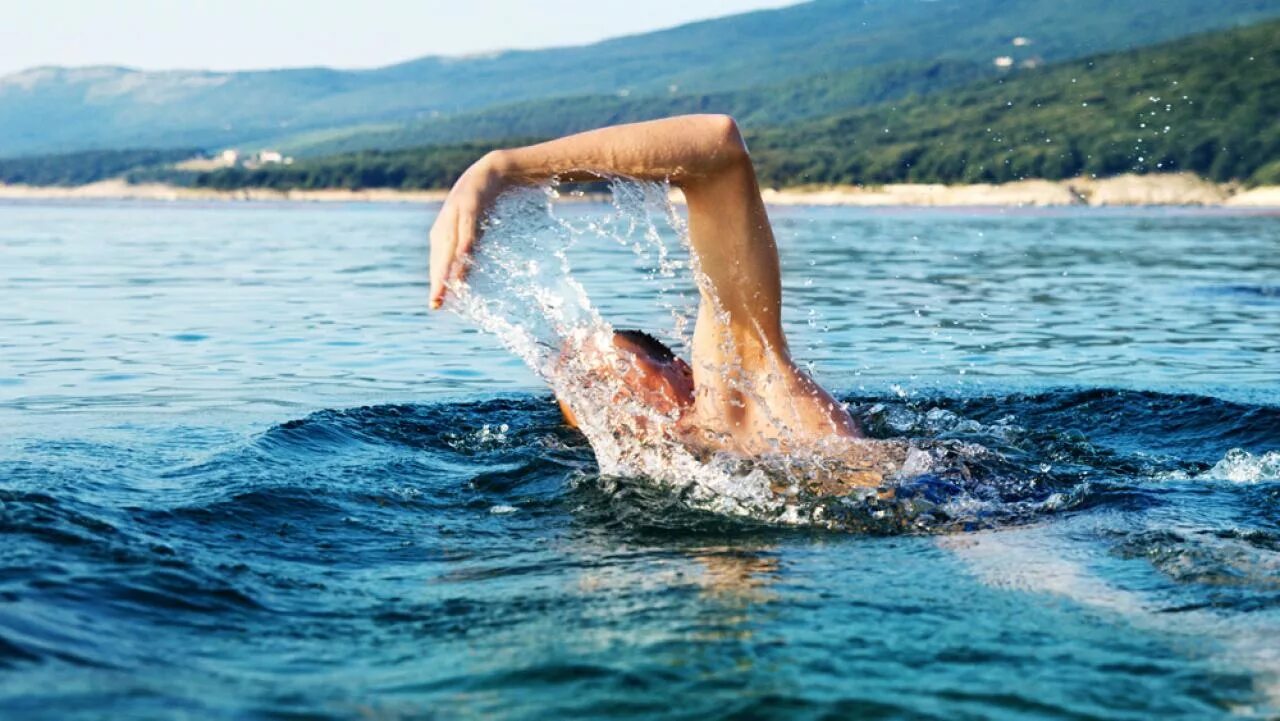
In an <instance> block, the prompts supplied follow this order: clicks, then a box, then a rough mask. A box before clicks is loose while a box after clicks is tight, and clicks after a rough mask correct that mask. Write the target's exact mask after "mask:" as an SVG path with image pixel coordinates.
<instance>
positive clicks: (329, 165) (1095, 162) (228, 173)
mask: <svg viewBox="0 0 1280 721" xmlns="http://www.w3.org/2000/svg"><path fill="white" fill-rule="evenodd" d="M689 109H690V110H695V109H697V108H689ZM744 127H745V130H746V131H747V139H748V143H749V144H750V146H751V149H752V157H753V158H754V160H755V162H756V166H757V169H758V171H759V173H760V176H761V179H762V181H763V182H764V183H765V184H767V185H772V186H779V187H781V186H794V185H804V184H815V183H889V182H946V183H952V182H977V181H982V182H1003V181H1008V180H1015V179H1020V178H1029V177H1034V178H1048V179H1060V178H1069V177H1074V176H1077V175H1080V174H1096V175H1099V176H1106V175H1114V174H1119V173H1128V172H1136V173H1152V172H1170V171H1192V172H1195V173H1199V174H1201V175H1203V176H1205V177H1208V178H1210V179H1213V180H1219V181H1225V180H1241V181H1245V182H1254V183H1276V182H1280V22H1270V23H1265V24H1262V25H1258V26H1255V27H1251V28H1245V29H1239V30H1231V31H1224V32H1218V33H1210V34H1206V35H1203V36H1199V37H1195V38H1190V39H1186V40H1182V41H1177V42H1173V43H1168V44H1165V45H1161V46H1156V47H1152V48H1146V49H1142V50H1137V51H1131V52H1125V53H1116V54H1109V55H1101V56H1095V57H1093V58H1090V59H1086V60H1078V61H1069V62H1066V63H1063V64H1059V65H1056V66H1051V67H1045V68H1037V69H1028V70H1020V71H1017V72H1015V73H1012V74H1010V75H1008V76H1006V77H1004V78H1001V79H999V80H989V81H982V82H979V83H976V84H973V85H970V86H967V87H965V88H962V89H959V90H954V91H949V92H945V93H939V94H934V95H931V96H926V97H915V98H911V99H907V100H902V101H897V102H889V103H882V104H880V105H877V106H874V107H872V108H868V109H865V110H859V111H856V112H851V113H844V114H839V115H835V116H832V117H829V118H824V119H822V120H817V121H807V122H801V123H795V124H791V125H786V126H780V127H775V128H759V127H754V126H753V124H752V123H744ZM514 142H517V141H508V143H507V144H511V143H514ZM501 144H503V143H483V144H466V145H451V146H438V147H427V148H419V149H414V150H406V151H397V152H362V153H349V154H343V155H337V156H332V157H328V158H318V159H311V160H303V161H299V162H298V163H295V164H294V165H292V166H288V167H274V166H273V167H270V168H262V169H258V170H244V169H228V170H222V171H217V172H213V173H207V174H201V175H199V176H195V177H193V178H191V179H190V180H191V182H193V183H195V184H197V185H200V186H206V187H214V188H233V187H243V186H263V187H273V188H320V187H344V188H361V187H396V188H444V187H448V185H450V184H451V183H452V181H453V180H454V178H456V176H457V174H458V173H460V172H461V171H462V170H463V169H465V167H466V166H467V164H468V163H469V162H470V161H471V160H473V159H475V158H477V157H479V156H480V155H481V154H483V153H484V152H486V151H487V150H488V149H490V148H491V147H494V146H496V145H501Z"/></svg>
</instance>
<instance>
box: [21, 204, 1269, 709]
mask: <svg viewBox="0 0 1280 721" xmlns="http://www.w3.org/2000/svg"><path fill="white" fill-rule="evenodd" d="M433 212H434V209H431V208H419V207H414V206H407V205H406V206H374V205H349V206H318V205H301V204H298V205H286V204H280V205H273V204H254V205H226V204H212V205H199V204H147V203H120V204H112V203H91V204H69V203H68V204H63V203H11V204H3V205H0V249H2V251H0V252H3V258H4V262H3V263H2V264H0V298H3V300H4V303H3V304H2V305H0V329H2V332H0V421H3V424H4V425H3V428H4V431H3V432H2V433H0V544H2V545H0V549H3V555H2V560H0V715H3V716H4V717H5V718H49V719H68V718H86V719H87V718H101V717H104V716H107V717H117V718H175V717H176V718H200V719H205V718H254V719H256V718H289V719H296V718H369V717H372V718H395V719H401V718H413V719H417V718H421V719H436V718H441V719H445V718H447V719H453V718H530V719H541V718H558V717H566V716H573V717H589V718H599V717H609V718H612V717H637V718H690V719H693V718H697V719H702V718H799V719H818V718H860V717H869V718H948V719H952V718H1133V719H1146V718H1152V717H1157V716H1158V717H1162V718H1187V719H1202V718H1215V717H1228V716H1243V717H1246V718H1248V717H1261V718H1265V717H1271V716H1274V715H1276V714H1278V713H1280V648H1278V647H1277V644H1276V643H1275V642H1274V639H1276V638H1278V637H1280V636H1278V633H1280V383H1277V379H1278V378H1280V341H1278V340H1277V339H1280V252H1278V251H1280V221H1278V219H1277V217H1276V216H1275V215H1272V214H1268V213H1254V214H1232V213H1224V212H1218V211H1195V210H1166V209H1154V210H1141V211H1121V210H1079V209H1069V210H1066V209H1064V210H1052V211H1030V210H1019V211H998V210H970V211H922V210H907V209H885V210H860V209H803V208H779V209H774V211H773V214H774V220H775V223H776V225H777V227H778V235H779V243H780V247H781V252H782V255H783V262H784V273H785V281H786V286H787V287H786V293H787V304H788V320H789V326H788V328H789V332H790V333H791V334H792V338H793V341H792V343H793V349H794V351H795V354H796V355H797V356H798V357H800V358H803V359H806V360H809V361H812V362H813V364H814V371H815V373H816V374H817V376H818V377H819V378H820V379H821V380H822V381H823V382H824V383H825V384H826V385H828V386H829V387H832V388H833V389H836V390H837V391H839V394H840V395H841V396H842V397H844V398H846V399H847V400H849V401H850V402H851V403H852V404H853V408H854V409H855V412H857V413H858V414H859V415H860V416H861V417H862V418H863V419H864V421H865V422H866V423H867V425H868V426H869V427H870V428H871V429H872V430H873V432H874V433H876V434H877V435H880V436H885V437H898V438H908V439H912V440H913V441H918V442H928V441H946V442H960V441H963V442H969V443H975V444H980V445H982V446H984V447H986V448H988V449H991V450H992V451H994V452H995V453H996V454H997V455H996V456H995V458H996V460H993V461H990V462H988V463H986V464H985V465H983V466H982V467H980V468H978V469H976V470H977V474H976V476H975V478H976V480H974V481H973V484H972V485H971V486H968V487H966V488H965V489H964V491H965V493H964V494H963V495H962V496H961V498H962V499H963V504H958V503H957V502H955V500H954V495H953V491H954V489H953V488H952V486H953V482H954V480H955V479H947V478H940V479H934V480H933V481H931V482H929V483H922V484H917V485H914V486H912V487H911V488H909V489H907V490H906V492H904V493H903V494H902V495H903V496H905V497H907V500H908V501H909V503H908V505H909V508H905V507H895V508H888V509H884V508H874V507H873V508H864V509H859V510H858V512H857V513H853V514H852V515H851V518H850V519H849V520H850V523H849V524H848V530H846V531H831V530H823V529H817V528H805V527H787V528H780V527H776V526H772V525H769V524H764V523H759V522H753V521H751V520H750V519H742V518H730V517H725V516H719V515H716V514H712V513H706V512H702V511H697V510H693V509H689V508H687V507H685V506H683V505H682V503H681V502H680V499H679V497H678V496H677V495H674V494H671V493H667V492H663V491H662V490H661V489H657V488H654V487H652V486H651V485H648V484H646V483H645V482H644V481H643V480H639V479H627V478H610V477H600V476H599V474H597V473H595V464H594V459H593V456H592V453H591V449H590V447H589V446H588V445H587V444H586V442H585V440H584V439H583V438H582V437H581V436H579V435H577V434H576V433H575V432H573V431H570V430H568V429H566V428H565V427H564V426H562V425H561V424H560V422H559V417H558V414H557V412H556V411H555V409H554V406H552V405H551V404H550V401H549V396H548V395H547V393H546V391H545V390H543V389H542V388H541V387H540V386H539V385H538V384H537V382H536V380H535V378H534V376H533V375H532V374H531V373H530V372H529V371H528V370H527V369H526V368H525V367H524V365H523V364H522V363H521V362H520V361H518V360H517V359H515V358H513V357H511V356H510V354H508V353H507V352H506V351H505V350H503V348H502V347H501V346H500V345H499V344H498V342H497V341H496V340H495V339H494V338H492V337H491V336H488V335H485V334H482V333H479V332H478V331H476V330H475V329H474V328H472V327H471V326H470V325H469V324H468V323H466V322H465V321H463V320H462V319H460V318H458V317H457V316H454V315H451V314H447V313H446V314H431V315H428V314H427V313H426V311H425V307H424V306H425V297H426V285H425V274H426V240H425V234H426V229H427V228H428V227H429V224H430V221H431V218H432V214H433ZM560 212H562V213H563V214H565V216H566V217H569V218H573V219H576V220H579V221H582V222H590V221H591V220H592V219H594V218H598V217H603V216H605V215H607V214H608V213H609V212H610V211H609V210H608V209H607V208H606V207H602V206H598V205H590V204H583V205H571V206H561V211H560ZM578 250H579V251H580V252H579V253H578V254H577V255H576V256H575V259H574V266H575V275H576V277H577V278H578V279H579V280H581V281H582V282H583V283H584V285H585V286H586V287H587V289H588V292H589V293H590V295H591V298H592V299H593V300H594V301H595V303H596V305H597V306H598V307H599V308H600V309H601V310H602V312H603V313H604V315H605V316H606V317H607V318H609V319H610V320H612V321H613V322H614V323H615V325H617V326H620V327H645V328H655V327H664V326H666V325H669V324H670V318H669V315H668V311H667V310H666V309H664V308H662V307H660V304H659V303H657V302H655V297H654V293H653V288H652V285H651V284H646V283H645V282H644V278H645V270H644V269H643V268H638V267H636V263H635V260H634V259H635V256H634V254H633V253H632V251H631V250H630V249H628V248H626V247H622V246H619V245H609V244H605V245H601V246H599V247H597V248H591V249H587V248H579V249H578ZM964 504H967V505H964Z"/></svg>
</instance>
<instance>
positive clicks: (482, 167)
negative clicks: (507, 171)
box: [430, 153, 508, 310]
mask: <svg viewBox="0 0 1280 721" xmlns="http://www.w3.org/2000/svg"><path fill="white" fill-rule="evenodd" d="M507 187H508V180H507V179H506V178H505V177H504V175H503V173H502V171H501V170H500V168H499V167H498V163H497V156H496V154H494V153H489V154H488V155H486V156H484V157H483V158H481V159H479V160H477V161H476V162H475V163H474V164H473V165H472V166H471V167H470V168H467V170H466V172H464V173H463V174H462V176H461V177H460V178H458V182H456V183H454V184H453V189H452V190H450V191H449V195H448V197H446V198H445V201H444V205H443V206H441V208H440V215H438V216H436V222H435V224H433V225H432V226H431V296H430V298H431V300H430V305H431V309H432V310H435V309H437V308H439V307H440V306H441V305H443V304H444V296H445V290H446V288H448V287H456V286H457V284H458V283H459V282H460V281H462V279H463V278H464V277H465V275H466V267H467V260H468V259H469V258H470V256H471V249H472V247H473V246H474V245H475V242H476V239H477V238H478V237H479V235H480V221H481V220H483V218H484V214H485V213H486V212H488V211H489V208H490V207H491V206H492V205H493V203H494V201H496V200H497V199H498V196H499V195H501V194H502V191H504V190H506V189H507Z"/></svg>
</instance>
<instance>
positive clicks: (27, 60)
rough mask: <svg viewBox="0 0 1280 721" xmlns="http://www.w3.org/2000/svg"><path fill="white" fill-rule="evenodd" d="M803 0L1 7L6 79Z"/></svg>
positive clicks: (639, 22) (402, 50) (653, 25)
mask: <svg viewBox="0 0 1280 721" xmlns="http://www.w3.org/2000/svg"><path fill="white" fill-rule="evenodd" d="M795 2H796V0H345V1H341V2H339V1H337V0H0V7H2V8H3V10H2V11H0V15H3V20H2V21H0V22H3V26H4V30H3V33H2V34H3V36H4V39H3V42H0V75H3V74H8V73H11V72H14V71H16V70H22V69H24V68H29V67H32V66H35V65H98V64H110V65H127V66H132V67H140V68H145V69H171V68H211V69H215V70H232V69H244V68H272V67H297V66H304V65H330V66H335V67H348V68H363V67H375V66H378V65H386V64H388V63H393V62H397V61H400V60H407V59H409V58H414V57H418V56H421V55H457V54H462V53H473V52H481V51H485V50H494V49H499V48H517V47H518V48H530V47H547V46H552V45H568V44H577V43H585V42H591V41H594V40H601V39H603V38H606V37H612V36H615V35H626V34H630V33H636V32H642V31H645V30H653V29H657V28H662V27H668V26H671V25H678V24H680V23H682V22H688V21H690V20H700V19H704V18H709V17H716V16H719V15H728V14H731V13H735V12H743V11H746V10H755V9H759V8H766V7H780V6H783V5H792V4H795Z"/></svg>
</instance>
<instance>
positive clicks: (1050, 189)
mask: <svg viewBox="0 0 1280 721" xmlns="http://www.w3.org/2000/svg"><path fill="white" fill-rule="evenodd" d="M446 194H447V193H446V192H445V191H443V190H394V189H390V188H371V189H367V190H343V189H337V188H335V189H326V190H288V191H279V190H270V189H266V188H246V189H241V190H231V191H220V190H210V189H205V188H182V187H177V186H172V185H162V184H139V185H133V184H130V183H127V182H125V181H124V180H120V179H115V180H106V181H102V182H98V183H92V184H89V185H81V186H74V187H60V186H28V185H0V199H8V200H38V199H59V200H86V199H95V200H157V201H177V200H197V201H241V202H255V201H277V202H278V201H290V202H315V203H343V202H347V203H349V202H392V203H432V202H440V201H441V200H443V199H444V197H445V195H446ZM673 195H674V196H675V199H676V200H680V198H679V193H678V192H677V193H674V194H673ZM763 195H764V198H765V201H766V202H768V203H770V204H773V205H808V206H822V205H845V206H895V205H898V206H921V207H964V206H1002V207H1020V206H1031V207H1052V206H1069V205H1083V206H1146V205H1185V206H1204V207H1242V208H1243V207H1253V208H1263V207H1280V186H1263V187H1257V188H1245V187H1243V186H1241V185H1239V184H1235V183H1212V182H1209V181H1207V180H1204V179H1202V178H1199V177H1197V176H1195V175H1192V174H1189V173H1167V174H1161V175H1121V176H1117V177H1113V178H1102V179H1093V178H1073V179H1070V180H1059V181H1051V180H1023V181H1017V182H1013V183H1004V184H1001V185H988V184H975V185H941V184H890V185H878V186H870V185H868V186H852V185H844V186H808V187H798V188H786V189H782V190H775V189H771V188H770V189H766V190H765V191H764V193H763Z"/></svg>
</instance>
